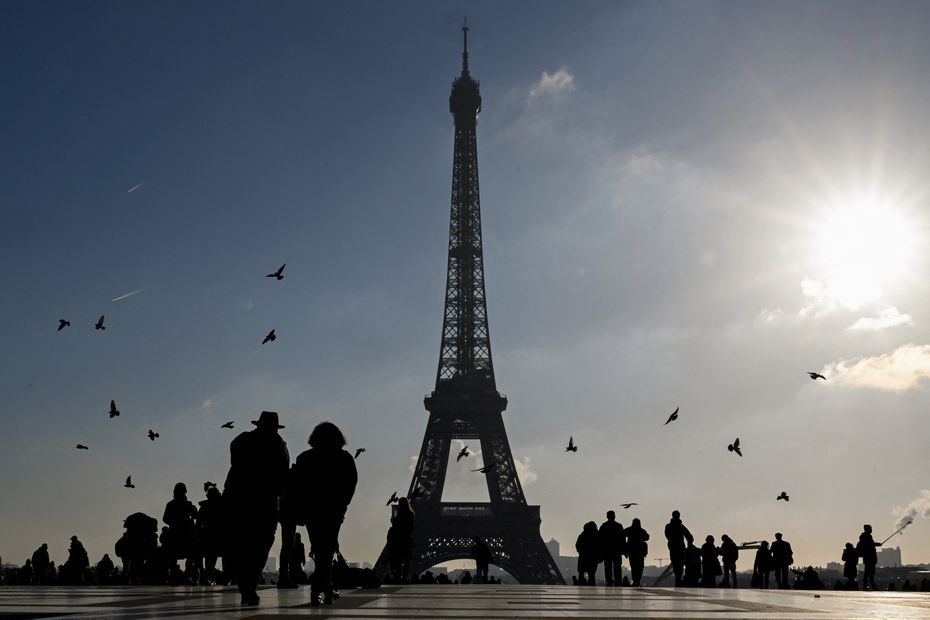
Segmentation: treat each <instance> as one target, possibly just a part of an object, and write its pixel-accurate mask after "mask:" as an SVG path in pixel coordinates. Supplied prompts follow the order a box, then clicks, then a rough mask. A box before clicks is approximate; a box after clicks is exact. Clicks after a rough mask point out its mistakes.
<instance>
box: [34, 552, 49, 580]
mask: <svg viewBox="0 0 930 620" xmlns="http://www.w3.org/2000/svg"><path fill="white" fill-rule="evenodd" d="M48 563H49V559H48V543H42V546H41V547H39V548H38V549H36V550H35V551H33V552H32V571H33V581H34V582H35V583H36V584H37V585H45V584H46V583H48Z"/></svg>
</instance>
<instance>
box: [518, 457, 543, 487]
mask: <svg viewBox="0 0 930 620" xmlns="http://www.w3.org/2000/svg"><path fill="white" fill-rule="evenodd" d="M513 464H514V466H515V467H516V468H517V476H519V477H520V483H521V484H522V485H523V486H526V485H528V484H530V483H532V482H536V480H537V479H538V478H539V476H537V475H536V471H535V470H534V469H533V467H532V464H531V462H530V457H528V456H524V457H523V459H522V460H521V459H518V458H517V457H513Z"/></svg>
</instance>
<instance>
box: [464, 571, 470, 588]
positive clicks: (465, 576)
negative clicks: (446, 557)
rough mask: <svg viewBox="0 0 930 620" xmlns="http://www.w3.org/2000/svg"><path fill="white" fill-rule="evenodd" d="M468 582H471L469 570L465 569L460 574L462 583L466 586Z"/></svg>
mask: <svg viewBox="0 0 930 620" xmlns="http://www.w3.org/2000/svg"><path fill="white" fill-rule="evenodd" d="M470 584H471V573H470V572H469V571H465V574H464V575H462V585H464V586H467V585H470Z"/></svg>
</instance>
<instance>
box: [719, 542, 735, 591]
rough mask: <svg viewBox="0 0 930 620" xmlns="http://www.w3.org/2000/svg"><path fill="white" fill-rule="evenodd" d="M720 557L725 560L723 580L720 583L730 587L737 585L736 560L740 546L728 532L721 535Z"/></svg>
mask: <svg viewBox="0 0 930 620" xmlns="http://www.w3.org/2000/svg"><path fill="white" fill-rule="evenodd" d="M720 559H721V560H723V582H721V584H720V585H721V586H726V587H728V588H730V587H732V588H735V587H737V585H736V560H738V559H739V547H737V546H736V543H735V542H733V539H732V538H730V537H729V536H727V535H726V534H724V535H723V536H721V537H720Z"/></svg>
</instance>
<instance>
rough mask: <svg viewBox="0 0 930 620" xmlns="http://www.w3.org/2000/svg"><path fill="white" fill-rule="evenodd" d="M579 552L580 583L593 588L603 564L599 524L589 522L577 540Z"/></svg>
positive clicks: (576, 547) (576, 544) (576, 548)
mask: <svg viewBox="0 0 930 620" xmlns="http://www.w3.org/2000/svg"><path fill="white" fill-rule="evenodd" d="M575 551H577V552H578V581H580V582H581V584H582V585H589V586H593V585H594V584H595V576H596V575H597V565H598V564H600V562H601V545H600V541H599V540H598V534H597V523H595V522H594V521H588V522H587V523H585V524H584V528H582V530H581V533H580V534H578V538H577V540H575Z"/></svg>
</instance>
